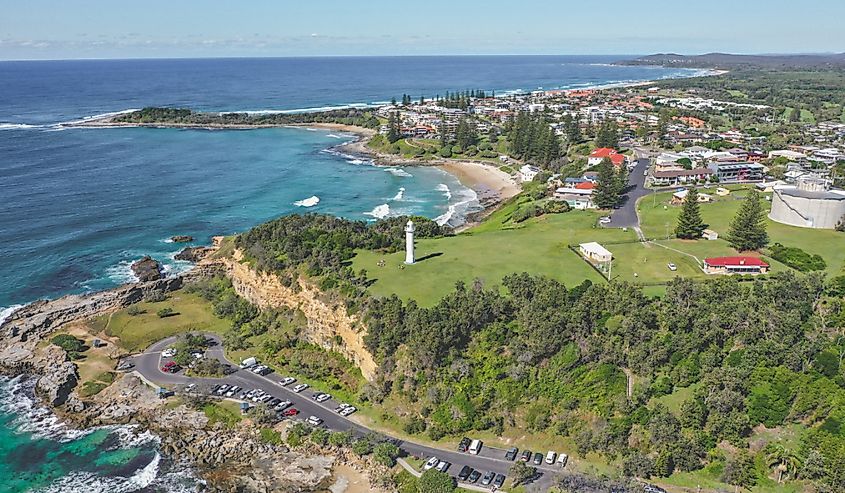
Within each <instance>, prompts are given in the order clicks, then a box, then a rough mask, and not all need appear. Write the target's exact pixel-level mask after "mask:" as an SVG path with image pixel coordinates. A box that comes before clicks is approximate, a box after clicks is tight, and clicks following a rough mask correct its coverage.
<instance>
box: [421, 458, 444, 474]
mask: <svg viewBox="0 0 845 493" xmlns="http://www.w3.org/2000/svg"><path fill="white" fill-rule="evenodd" d="M439 463H440V459H438V458H437V457H432V458H431V459H428V460H427V461H426V462H425V464H424V465H423V469H424V470H426V471H428V470H429V469H431V468H432V467H436V466H437V464H439Z"/></svg>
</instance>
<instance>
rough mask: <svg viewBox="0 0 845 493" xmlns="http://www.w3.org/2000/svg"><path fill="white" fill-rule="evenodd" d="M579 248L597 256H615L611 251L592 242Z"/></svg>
mask: <svg viewBox="0 0 845 493" xmlns="http://www.w3.org/2000/svg"><path fill="white" fill-rule="evenodd" d="M578 246H579V247H581V249H583V250H586V251H588V252H590V253H594V254H596V255H601V256H607V257H612V256H613V254H612V253H610V251H609V250H608V249H607V248H605V247H603V246H601V245H599V244H598V243H596V242H595V241H591V242H589V243H581V244H580V245H578Z"/></svg>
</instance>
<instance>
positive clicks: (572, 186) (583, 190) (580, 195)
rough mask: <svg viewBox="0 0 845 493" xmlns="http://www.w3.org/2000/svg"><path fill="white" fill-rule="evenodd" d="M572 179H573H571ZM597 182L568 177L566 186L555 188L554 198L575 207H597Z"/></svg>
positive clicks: (581, 208) (582, 208)
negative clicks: (595, 192) (594, 195)
mask: <svg viewBox="0 0 845 493" xmlns="http://www.w3.org/2000/svg"><path fill="white" fill-rule="evenodd" d="M570 180H572V181H570ZM594 188H595V184H594V183H592V182H589V181H584V180H580V179H579V178H567V179H566V186H564V187H561V188H558V189H557V190H555V193H554V196H553V197H554V199H555V200H561V201H565V202H566V203H567V204H569V207H571V208H573V209H580V210H584V209H595V208H596V206H595V204H593V189H594Z"/></svg>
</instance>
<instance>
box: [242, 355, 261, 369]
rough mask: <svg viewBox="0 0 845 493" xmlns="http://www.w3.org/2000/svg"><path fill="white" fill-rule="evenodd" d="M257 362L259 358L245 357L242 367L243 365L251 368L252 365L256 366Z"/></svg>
mask: <svg viewBox="0 0 845 493" xmlns="http://www.w3.org/2000/svg"><path fill="white" fill-rule="evenodd" d="M257 364H258V360H257V359H255V358H247V359H245V360H243V361H242V362H241V364H240V367H241V368H244V369H246V368H250V367H252V366H255V365H257Z"/></svg>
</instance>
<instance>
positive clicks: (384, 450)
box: [373, 442, 400, 467]
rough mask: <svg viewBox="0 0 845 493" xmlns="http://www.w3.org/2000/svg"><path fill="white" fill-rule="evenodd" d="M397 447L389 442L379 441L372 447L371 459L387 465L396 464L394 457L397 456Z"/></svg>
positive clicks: (398, 451)
mask: <svg viewBox="0 0 845 493" xmlns="http://www.w3.org/2000/svg"><path fill="white" fill-rule="evenodd" d="M399 453H400V450H399V447H397V446H396V445H394V444H392V443H390V442H381V443H379V444H378V445H376V446H375V448H374V449H373V459H375V461H376V462H378V463H380V464H383V465H385V466H387V467H393V466H395V465H396V458H397V457H399Z"/></svg>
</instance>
